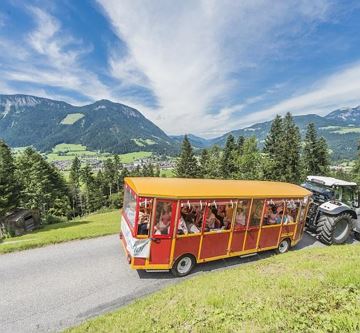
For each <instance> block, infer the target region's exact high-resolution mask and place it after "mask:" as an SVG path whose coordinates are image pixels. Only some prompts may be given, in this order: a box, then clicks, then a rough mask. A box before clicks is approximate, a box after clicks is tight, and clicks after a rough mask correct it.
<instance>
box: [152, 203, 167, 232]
mask: <svg viewBox="0 0 360 333" xmlns="http://www.w3.org/2000/svg"><path fill="white" fill-rule="evenodd" d="M170 222H171V204H170V203H164V205H163V208H162V210H161V215H160V218H159V221H158V222H157V224H156V225H155V227H154V230H155V235H168V234H169V227H170Z"/></svg>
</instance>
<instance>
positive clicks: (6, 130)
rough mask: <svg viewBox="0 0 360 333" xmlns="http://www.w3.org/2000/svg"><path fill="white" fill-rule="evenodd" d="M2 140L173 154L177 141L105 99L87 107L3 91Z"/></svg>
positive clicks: (37, 145) (0, 104)
mask: <svg viewBox="0 0 360 333" xmlns="http://www.w3.org/2000/svg"><path fill="white" fill-rule="evenodd" d="M0 138H2V139H4V140H5V141H6V142H7V143H8V144H9V145H11V146H12V147H23V146H30V145H32V146H34V147H35V148H37V149H39V150H41V151H50V150H51V149H52V148H53V147H55V146H56V145H57V144H61V143H73V144H82V145H84V146H86V147H87V148H89V149H90V150H95V151H98V150H99V151H106V152H111V153H126V152H131V151H144V150H146V151H153V152H161V153H170V152H173V151H174V150H175V149H176V145H174V142H173V140H172V139H171V138H170V137H168V136H167V135H166V134H165V133H164V132H163V131H162V130H161V129H160V128H159V127H157V126H156V125H154V124H153V123H152V122H151V121H150V120H148V119H146V118H145V117H144V116H143V115H142V114H141V113H140V112H139V111H137V110H136V109H133V108H131V107H129V106H126V105H123V104H119V103H113V102H110V101H108V100H100V101H97V102H95V103H92V104H89V105H84V106H73V105H71V104H68V103H65V102H60V101H55V100H51V99H46V98H40V97H35V96H27V95H0Z"/></svg>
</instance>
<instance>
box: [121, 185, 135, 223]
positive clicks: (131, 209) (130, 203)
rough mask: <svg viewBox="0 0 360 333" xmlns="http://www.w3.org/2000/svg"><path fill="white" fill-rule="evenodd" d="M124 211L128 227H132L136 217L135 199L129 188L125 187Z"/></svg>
mask: <svg viewBox="0 0 360 333" xmlns="http://www.w3.org/2000/svg"><path fill="white" fill-rule="evenodd" d="M124 213H125V216H126V218H127V221H128V222H129V224H130V227H131V228H132V229H134V225H135V217H136V199H135V197H134V195H133V194H132V192H131V190H130V188H126V189H125V193H124Z"/></svg>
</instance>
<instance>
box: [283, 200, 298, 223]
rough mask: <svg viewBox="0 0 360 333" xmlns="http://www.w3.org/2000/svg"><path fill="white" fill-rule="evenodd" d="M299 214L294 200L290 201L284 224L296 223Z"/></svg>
mask: <svg viewBox="0 0 360 333" xmlns="http://www.w3.org/2000/svg"><path fill="white" fill-rule="evenodd" d="M296 215H297V206H296V204H295V203H293V202H288V203H287V206H286V213H285V215H284V224H289V223H294V222H295V220H296Z"/></svg>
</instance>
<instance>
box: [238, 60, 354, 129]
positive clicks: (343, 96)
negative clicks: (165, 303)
mask: <svg viewBox="0 0 360 333" xmlns="http://www.w3.org/2000/svg"><path fill="white" fill-rule="evenodd" d="M357 105H360V63H359V62H357V63H355V64H351V65H350V66H347V67H346V68H343V69H341V70H339V71H337V72H335V73H332V74H330V75H328V76H327V77H325V78H323V79H321V80H319V81H317V82H315V83H314V84H313V85H312V86H311V87H309V88H308V89H307V91H306V92H305V93H302V94H297V95H296V96H293V97H290V98H288V99H285V100H283V101H281V102H279V103H277V104H275V105H274V106H272V107H270V108H267V109H264V110H261V111H258V112H254V113H252V114H250V115H248V116H246V117H245V118H244V119H242V120H241V122H235V124H234V125H235V128H236V126H239V125H240V124H241V125H249V124H252V123H254V122H256V121H258V120H259V119H271V118H273V117H274V116H275V115H276V114H282V115H283V114H285V113H286V112H291V113H292V114H293V115H299V114H308V113H314V114H320V115H321V114H327V113H329V111H332V110H335V109H339V108H342V107H353V106H357Z"/></svg>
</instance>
